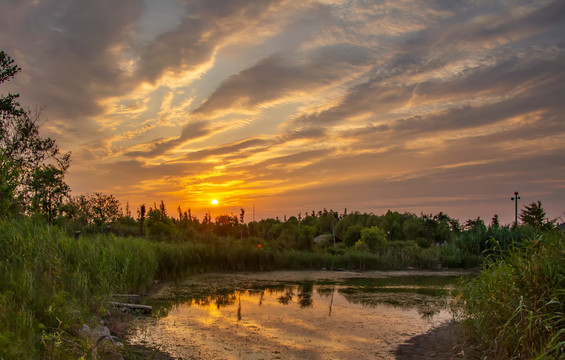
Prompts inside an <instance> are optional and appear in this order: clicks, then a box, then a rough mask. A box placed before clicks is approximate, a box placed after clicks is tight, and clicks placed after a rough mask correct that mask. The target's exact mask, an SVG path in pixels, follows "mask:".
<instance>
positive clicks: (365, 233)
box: [361, 226, 386, 250]
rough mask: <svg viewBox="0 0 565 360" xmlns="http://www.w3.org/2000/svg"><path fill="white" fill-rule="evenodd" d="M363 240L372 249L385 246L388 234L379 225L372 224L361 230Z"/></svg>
mask: <svg viewBox="0 0 565 360" xmlns="http://www.w3.org/2000/svg"><path fill="white" fill-rule="evenodd" d="M361 241H362V242H363V243H365V244H367V246H368V247H369V249H371V250H376V249H379V248H381V247H383V246H384V245H385V243H386V234H385V232H384V230H383V229H381V228H379V227H378V226H371V227H370V228H365V229H363V230H361Z"/></svg>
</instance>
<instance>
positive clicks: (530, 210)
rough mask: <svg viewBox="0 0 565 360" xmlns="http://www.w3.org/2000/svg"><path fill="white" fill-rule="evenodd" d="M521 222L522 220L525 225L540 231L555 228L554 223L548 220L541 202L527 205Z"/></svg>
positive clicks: (521, 214)
mask: <svg viewBox="0 0 565 360" xmlns="http://www.w3.org/2000/svg"><path fill="white" fill-rule="evenodd" d="M520 220H522V222H523V223H524V224H526V225H529V226H531V227H533V228H534V229H536V230H538V231H539V230H542V231H547V230H550V229H552V228H553V223H554V222H553V221H549V220H548V219H547V218H546V215H545V210H544V209H543V207H542V205H541V201H538V202H537V203H535V202H533V203H531V204H529V205H526V206H525V208H524V209H523V210H522V212H521V213H520Z"/></svg>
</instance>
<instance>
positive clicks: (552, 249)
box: [456, 231, 565, 359]
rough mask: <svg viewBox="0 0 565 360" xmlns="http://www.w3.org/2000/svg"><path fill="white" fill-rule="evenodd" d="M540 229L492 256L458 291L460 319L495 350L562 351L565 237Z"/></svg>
mask: <svg viewBox="0 0 565 360" xmlns="http://www.w3.org/2000/svg"><path fill="white" fill-rule="evenodd" d="M564 240H565V239H564V237H563V235H562V234H560V233H559V232H557V231H556V232H553V233H544V234H542V235H538V236H537V237H535V238H533V239H532V240H529V241H528V242H527V243H525V244H524V246H523V247H520V248H518V247H513V248H511V249H510V250H509V251H508V252H505V253H502V254H501V255H498V256H491V258H490V260H489V261H488V262H487V263H486V264H485V265H484V267H483V271H482V272H481V274H480V275H478V276H477V277H475V278H473V279H472V280H470V281H468V282H466V283H465V284H464V288H463V291H462V293H461V294H460V295H459V296H458V297H457V300H458V304H459V306H458V307H457V308H456V312H457V314H458V317H459V319H461V320H463V321H464V322H465V324H466V325H468V326H469V328H470V329H471V330H472V333H473V335H474V337H475V338H476V339H477V340H478V341H480V342H481V343H482V344H483V345H484V346H486V347H487V348H488V349H490V351H491V352H492V354H493V356H498V357H504V358H512V359H530V358H548V359H556V358H563V357H565V352H564V349H565V316H564V314H565V290H564V289H565V241H564Z"/></svg>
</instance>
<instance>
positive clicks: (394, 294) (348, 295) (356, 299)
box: [339, 288, 448, 319]
mask: <svg viewBox="0 0 565 360" xmlns="http://www.w3.org/2000/svg"><path fill="white" fill-rule="evenodd" d="M367 290H368V289H353V288H345V289H340V290H339V292H340V293H341V294H342V295H343V296H344V297H345V299H346V300H347V301H349V302H351V303H354V304H361V305H363V306H369V307H376V306H390V307H393V308H400V309H416V311H418V314H419V315H420V316H421V317H422V318H423V319H432V318H433V317H434V316H436V315H438V314H439V313H440V311H441V310H444V309H447V307H448V297H447V296H434V295H428V294H423V293H418V292H415V291H404V290H406V289H396V291H390V289H388V290H387V291H383V292H379V291H378V289H371V291H367Z"/></svg>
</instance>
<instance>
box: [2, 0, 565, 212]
mask: <svg viewBox="0 0 565 360" xmlns="http://www.w3.org/2000/svg"><path fill="white" fill-rule="evenodd" d="M7 6H9V8H10V11H6V12H2V14H0V43H2V44H3V48H2V50H4V51H7V52H8V53H9V54H10V55H11V56H12V57H14V58H15V60H16V61H17V62H18V64H20V66H21V67H22V69H23V71H22V74H21V75H19V76H18V78H17V79H16V80H14V81H10V82H9V83H7V86H4V85H3V86H4V88H3V89H2V92H5V91H8V90H9V91H13V92H20V93H21V95H22V100H23V101H24V103H26V104H30V105H31V104H40V105H45V106H46V112H45V114H46V115H45V116H46V118H47V119H48V120H49V121H48V122H47V123H46V124H45V125H44V127H43V129H42V131H43V132H44V133H45V134H47V135H51V136H55V137H56V138H57V141H58V143H59V144H61V145H62V146H63V147H64V148H66V149H69V150H72V151H73V166H72V168H71V172H70V174H69V181H70V182H71V185H72V187H73V188H74V189H75V191H77V192H87V191H90V192H91V191H98V190H101V191H107V192H111V193H115V194H116V195H118V196H120V197H121V198H123V199H124V200H130V202H132V203H140V202H149V201H151V200H152V199H153V198H155V197H160V198H164V199H165V200H166V201H167V202H172V203H174V204H177V203H181V202H182V203H183V207H186V206H190V207H192V208H194V209H199V208H203V207H204V206H205V205H203V204H204V203H205V202H206V201H207V198H208V197H210V196H213V195H214V194H221V195H222V196H223V197H224V200H225V202H226V203H229V204H232V205H233V206H248V205H249V203H251V202H257V204H258V206H260V207H261V208H262V209H264V211H265V213H264V215H269V216H276V215H281V214H282V213H289V212H291V211H294V212H298V211H299V210H300V211H302V212H303V211H305V210H308V209H309V210H312V209H319V208H323V207H327V208H330V207H334V208H338V207H348V208H350V209H351V210H355V209H359V210H367V211H375V212H378V211H382V210H386V208H388V207H389V208H396V209H400V210H402V209H406V210H408V211H415V212H419V211H435V210H437V209H440V210H442V211H445V212H447V213H450V211H453V215H454V216H459V217H476V216H477V215H481V216H483V217H487V216H491V215H492V214H491V213H495V212H497V213H500V214H501V215H502V216H503V219H504V216H507V220H508V219H510V215H507V214H506V212H510V210H512V209H510V210H508V211H507V209H506V206H505V205H507V204H505V202H503V200H507V199H506V197H507V196H506V195H504V194H505V193H512V192H514V191H516V190H520V191H521V192H522V193H524V199H529V200H526V201H530V200H531V201H535V200H538V199H539V200H542V201H543V202H544V204H547V208H548V211H549V213H550V214H551V216H557V215H559V214H560V212H563V211H564V210H563V209H561V208H560V206H561V205H560V204H562V203H563V202H564V201H565V193H564V192H563V188H565V185H564V183H563V180H562V179H563V178H564V177H563V175H564V174H563V172H564V168H563V165H561V164H563V163H565V161H564V160H565V158H564V156H563V155H562V154H564V153H565V146H564V145H563V144H564V143H565V142H564V141H563V140H564V137H565V135H564V134H565V125H564V122H563V121H562V114H563V113H565V105H564V103H563V100H562V99H563V98H565V85H564V84H565V78H564V77H565V75H564V74H565V61H564V60H565V42H564V41H563V35H562V34H563V33H565V3H563V1H560V0H554V1H550V0H539V1H526V0H524V1H522V0H518V1H512V2H507V1H503V0H500V1H498V0H497V1H488V2H481V1H478V2H469V1H451V0H449V1H448V0H445V1H443V0H427V1H418V2H414V1H393V0H385V1H380V2H362V1H346V0H324V1H322V0H306V1H301V2H296V1H290V0H267V1H259V2H249V1H244V0H212V1H210V0H186V1H184V0H183V1H176V0H162V2H161V3H160V5H159V6H157V5H155V4H154V3H151V4H148V3H146V2H143V1H137V0H125V1H120V2H119V3H115V2H112V3H110V2H108V1H97V2H80V1H73V0H64V1H55V0H44V1H36V2H11V3H10V4H9V5H7ZM109 9H111V11H109ZM528 193H530V194H532V195H531V199H530V198H529V195H528ZM465 204H467V206H465ZM283 208H285V209H286V210H283ZM226 210H229V209H226Z"/></svg>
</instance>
